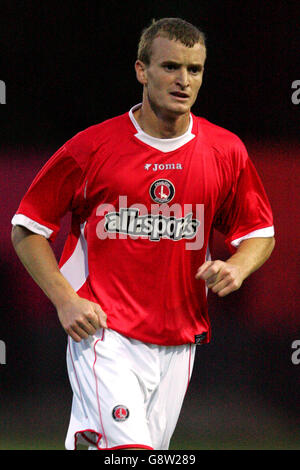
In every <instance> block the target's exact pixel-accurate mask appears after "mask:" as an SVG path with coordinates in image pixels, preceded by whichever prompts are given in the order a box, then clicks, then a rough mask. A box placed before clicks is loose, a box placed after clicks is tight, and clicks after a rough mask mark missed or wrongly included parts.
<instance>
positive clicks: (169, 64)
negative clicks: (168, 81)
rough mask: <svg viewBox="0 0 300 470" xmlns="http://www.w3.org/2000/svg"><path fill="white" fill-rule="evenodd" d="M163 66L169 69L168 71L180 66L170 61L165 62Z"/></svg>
mask: <svg viewBox="0 0 300 470" xmlns="http://www.w3.org/2000/svg"><path fill="white" fill-rule="evenodd" d="M163 68H164V69H165V70H167V71H168V72H171V71H173V70H176V69H177V68H178V65H176V64H173V63H171V62H170V63H166V64H163Z"/></svg>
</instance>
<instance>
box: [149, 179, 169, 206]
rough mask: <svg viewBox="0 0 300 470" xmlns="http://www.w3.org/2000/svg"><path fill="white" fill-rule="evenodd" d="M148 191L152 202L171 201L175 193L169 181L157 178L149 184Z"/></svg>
mask: <svg viewBox="0 0 300 470" xmlns="http://www.w3.org/2000/svg"><path fill="white" fill-rule="evenodd" d="M149 193H150V196H151V199H152V200H153V201H154V202H157V203H159V204H163V203H167V202H170V201H172V199H173V197H174V195H175V187H174V185H173V183H171V181H169V180H166V179H159V180H156V181H154V183H152V184H151V186H150V189H149Z"/></svg>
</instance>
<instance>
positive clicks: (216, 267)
mask: <svg viewBox="0 0 300 470" xmlns="http://www.w3.org/2000/svg"><path fill="white" fill-rule="evenodd" d="M223 265H224V263H223V262H222V261H221V262H220V261H211V262H210V265H208V266H207V267H206V269H205V270H204V271H202V273H201V274H200V279H203V280H204V281H207V280H208V279H210V278H211V277H213V276H216V275H217V274H218V273H219V271H221V269H222V267H223Z"/></svg>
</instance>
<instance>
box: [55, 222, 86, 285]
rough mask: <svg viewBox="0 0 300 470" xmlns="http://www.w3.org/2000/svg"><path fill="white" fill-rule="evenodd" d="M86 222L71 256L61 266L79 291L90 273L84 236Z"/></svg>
mask: <svg viewBox="0 0 300 470" xmlns="http://www.w3.org/2000/svg"><path fill="white" fill-rule="evenodd" d="M85 224H86V222H84V224H81V225H80V237H79V239H78V242H77V245H76V247H75V250H74V251H73V253H72V255H71V256H70V258H69V259H68V260H67V261H66V262H65V264H63V266H62V267H61V268H60V272H61V273H62V275H63V276H64V277H65V278H66V279H67V281H69V283H70V284H71V286H72V287H73V289H74V290H75V291H76V292H77V291H78V290H79V289H80V288H81V287H82V286H83V284H84V283H85V281H86V280H87V277H88V275H89V267H88V249H87V241H86V239H85V236H84V227H85Z"/></svg>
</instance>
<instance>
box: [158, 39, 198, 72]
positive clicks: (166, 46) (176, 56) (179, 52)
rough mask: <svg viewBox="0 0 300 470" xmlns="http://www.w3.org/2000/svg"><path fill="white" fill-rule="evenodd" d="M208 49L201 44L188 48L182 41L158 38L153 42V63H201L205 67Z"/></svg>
mask: <svg viewBox="0 0 300 470" xmlns="http://www.w3.org/2000/svg"><path fill="white" fill-rule="evenodd" d="M205 58H206V49H205V46H203V45H202V44H200V43H196V44H195V45H194V46H193V47H187V46H185V45H184V44H182V42H180V41H175V40H171V39H168V38H166V37H163V36H157V37H156V38H154V40H153V42H152V48H151V62H152V63H153V62H156V63H159V62H163V61H168V60H169V61H175V62H179V63H182V64H185V63H199V64H202V65H204V62H205Z"/></svg>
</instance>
